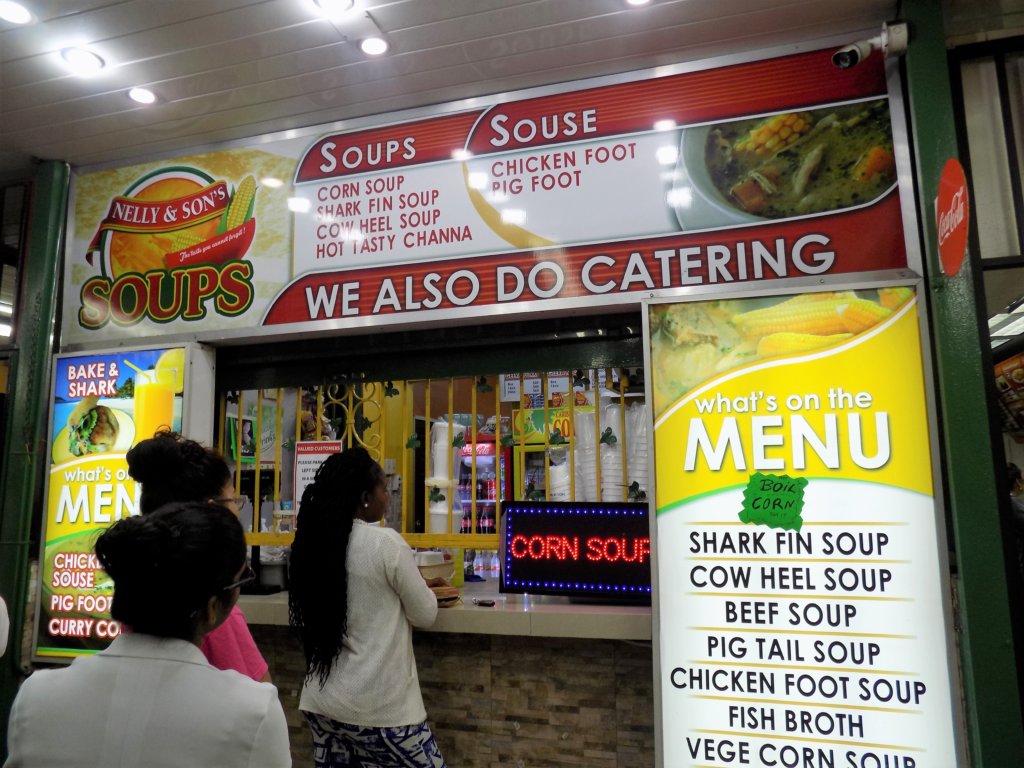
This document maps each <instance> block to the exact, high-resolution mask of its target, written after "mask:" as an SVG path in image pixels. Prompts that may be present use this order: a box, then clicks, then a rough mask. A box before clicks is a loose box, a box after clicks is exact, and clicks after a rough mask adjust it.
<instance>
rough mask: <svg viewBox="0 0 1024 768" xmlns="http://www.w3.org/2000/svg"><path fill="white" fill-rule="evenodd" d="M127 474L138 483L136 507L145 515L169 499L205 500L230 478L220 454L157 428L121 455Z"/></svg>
mask: <svg viewBox="0 0 1024 768" xmlns="http://www.w3.org/2000/svg"><path fill="white" fill-rule="evenodd" d="M125 461H126V462H128V474H129V475H131V477H132V479H133V480H135V481H136V482H139V483H142V495H141V496H140V497H139V509H140V511H141V512H142V514H144V515H146V514H149V513H150V512H152V511H153V510H155V509H158V508H160V507H162V506H163V505H164V504H168V503H170V502H172V501H207V500H208V499H215V498H217V497H218V496H220V495H221V489H222V488H223V487H224V486H225V485H226V484H227V483H228V481H230V480H231V470H230V469H229V468H228V465H227V462H226V461H224V457H223V456H221V455H220V454H219V453H217V452H216V451H215V450H213V449H212V448H207V447H205V446H203V445H200V444H199V443H197V442H196V441H195V440H189V439H187V438H184V437H182V436H181V435H178V434H177V433H175V432H166V431H165V432H157V433H156V435H154V436H153V437H150V438H147V439H146V440H142V441H140V442H139V443H138V445H136V446H135V447H133V448H132V449H131V450H130V451H128V453H127V454H126V455H125Z"/></svg>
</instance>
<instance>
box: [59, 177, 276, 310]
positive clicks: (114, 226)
mask: <svg viewBox="0 0 1024 768" xmlns="http://www.w3.org/2000/svg"><path fill="white" fill-rule="evenodd" d="M255 199H256V181H255V179H254V178H253V177H252V176H246V177H245V178H244V179H243V180H242V181H241V182H240V183H239V184H238V187H237V188H236V189H234V190H231V189H230V188H229V186H228V183H227V182H226V181H223V180H221V181H217V180H214V179H213V178H212V177H211V176H209V175H208V174H206V173H205V172H203V171H201V170H199V169H196V168H187V167H170V168H161V169H159V170H158V171H156V172H154V173H151V174H148V175H147V176H144V177H142V178H141V179H138V180H137V181H135V182H134V183H133V184H132V185H131V186H130V187H129V188H128V189H127V190H126V191H125V193H124V195H121V196H119V197H115V198H113V199H112V200H111V202H110V209H109V211H108V213H107V216H106V218H104V219H103V221H102V222H101V223H100V225H99V228H98V229H97V230H96V234H95V235H94V236H93V239H92V242H90V244H89V249H88V251H89V252H88V255H87V256H86V258H87V260H88V261H89V263H90V264H92V263H94V259H95V258H96V257H97V256H98V257H99V259H100V269H101V271H102V274H101V275H99V276H96V277H93V278H91V279H89V280H87V281H86V282H85V283H84V284H83V286H82V290H81V307H80V309H79V311H78V322H79V323H80V324H81V326H82V327H83V328H89V329H97V328H102V327H103V326H104V325H106V324H107V323H110V322H113V323H115V324H117V325H134V324H135V323H138V322H139V321H140V320H142V319H143V318H148V319H150V320H153V321H155V322H158V323H165V322H169V321H171V320H175V319H177V318H182V319H184V320H201V319H202V318H204V317H206V314H207V312H208V309H209V308H212V309H213V310H214V311H215V312H217V313H218V314H220V315H239V314H242V313H243V312H245V311H246V310H247V309H248V308H249V306H250V305H251V304H252V300H253V295H254V292H253V286H252V276H253V267H252V263H251V262H249V261H245V260H244V258H243V257H244V256H245V254H246V252H247V251H248V250H249V246H250V244H251V243H252V239H253V236H254V235H255V233H256V219H255V218H254V216H253V210H254V205H255Z"/></svg>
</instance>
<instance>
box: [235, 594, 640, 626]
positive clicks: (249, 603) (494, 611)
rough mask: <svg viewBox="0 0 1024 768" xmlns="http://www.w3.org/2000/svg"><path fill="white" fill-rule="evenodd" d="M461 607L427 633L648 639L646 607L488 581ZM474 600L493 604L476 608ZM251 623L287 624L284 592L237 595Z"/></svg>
mask: <svg viewBox="0 0 1024 768" xmlns="http://www.w3.org/2000/svg"><path fill="white" fill-rule="evenodd" d="M461 591H462V602H461V603H460V604H457V605H454V606H452V607H450V608H442V609H441V610H439V611H438V612H437V621H435V622H434V625H433V626H432V627H430V628H429V629H426V630H423V631H426V632H464V633H469V634H479V635H518V636H524V637H529V636H532V637H586V638H594V639H600V640H650V639H651V608H650V606H646V605H644V606H637V605H604V604H594V603H571V602H569V599H568V598H565V597H551V596H548V595H513V594H501V593H499V592H498V591H497V584H496V583H495V582H493V581H483V582H470V583H467V584H465V585H464V586H463V587H462V588H461ZM474 600H493V601H494V605H493V606H486V607H485V606H480V605H477V604H475V603H474V602H473V601H474ZM238 606H239V608H241V609H242V612H243V613H244V614H245V617H246V619H247V620H248V622H249V623H250V624H278V625H286V624H287V623H288V593H287V592H278V593H276V594H273V595H242V596H241V597H240V598H239V599H238Z"/></svg>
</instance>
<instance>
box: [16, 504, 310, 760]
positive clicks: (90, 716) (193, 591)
mask: <svg viewBox="0 0 1024 768" xmlns="http://www.w3.org/2000/svg"><path fill="white" fill-rule="evenodd" d="M96 557H97V558H98V559H99V562H100V564H101V565H102V566H103V569H104V570H105V571H106V572H107V574H108V575H109V576H110V578H111V579H112V580H113V582H114V599H113V603H112V606H111V615H112V616H113V617H114V618H115V619H117V620H118V621H120V622H123V623H124V624H127V625H130V626H131V627H132V631H131V632H129V633H124V634H122V635H121V636H120V637H118V638H116V639H115V640H114V641H113V642H112V643H111V644H110V646H109V647H108V648H107V649H106V650H104V651H101V652H100V653H97V654H95V655H93V656H85V657H81V658H78V659H75V661H74V662H73V663H72V664H71V666H70V667H68V668H66V669H59V670H41V671H37V672H35V673H34V674H33V675H32V676H31V677H29V678H28V680H26V681H25V683H24V684H23V685H22V687H21V690H20V691H19V692H18V696H17V698H16V699H15V701H14V705H13V708H12V710H11V718H10V723H9V729H8V734H9V736H8V747H9V752H10V754H9V757H8V760H7V763H6V764H5V765H6V768H56V767H58V766H65V767H68V768H70V767H77V766H83V767H84V766H128V765H132V766H141V765H145V766H150V767H151V768H165V767H167V768H169V767H170V766H184V765H188V766H218V768H234V767H235V766H238V767H239V768H240V767H241V766H247V767H249V768H251V767H252V766H260V767H261V768H281V767H283V766H290V765H291V756H290V751H289V745H288V727H287V724H286V722H285V717H284V711H283V710H282V708H281V703H280V701H279V700H278V697H277V689H275V688H274V686H272V685H268V684H265V683H257V682H254V681H252V680H249V679H248V678H246V677H243V676H242V675H238V674H235V673H234V672H226V671H222V670H218V669H214V668H213V667H211V666H210V665H209V664H208V663H207V661H206V659H205V658H204V657H203V654H202V653H201V652H200V650H199V647H198V646H199V644H200V642H201V640H202V638H203V636H204V635H206V634H207V633H209V632H210V631H211V630H212V629H214V628H216V627H217V626H219V625H220V624H221V623H222V622H223V621H224V619H225V618H227V616H228V614H229V613H230V611H231V608H232V606H233V605H234V603H235V601H236V600H238V592H239V586H240V585H241V584H242V583H244V581H245V580H246V579H247V578H249V576H248V571H247V566H246V563H245V536H244V534H243V533H242V526H241V525H240V524H239V522H238V519H237V518H236V517H235V516H234V515H233V514H231V512H229V511H228V510H226V509H224V508H223V507H219V506H211V505H208V504H206V503H194V502H193V503H185V504H170V505H168V506H165V507H162V508H161V509H159V510H157V511H156V512H153V513H152V514H150V515H146V516H143V517H130V518H126V519H124V520H121V521H120V522H118V523H115V524H114V525H113V526H111V527H110V528H109V529H108V530H107V531H105V532H104V533H103V534H102V535H101V536H100V537H99V539H98V540H97V542H96ZM55 729H56V730H55Z"/></svg>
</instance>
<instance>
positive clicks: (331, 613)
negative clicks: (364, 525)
mask: <svg viewBox="0 0 1024 768" xmlns="http://www.w3.org/2000/svg"><path fill="white" fill-rule="evenodd" d="M382 478H383V471H382V470H381V468H380V465H379V464H377V462H375V461H374V460H373V459H372V458H371V457H370V454H369V453H367V452H366V450H365V449H364V448H350V449H348V450H346V451H344V452H343V453H336V454H333V455H331V456H328V457H327V460H326V461H325V462H324V463H323V464H322V465H320V468H319V469H318V470H317V471H316V476H315V478H314V479H313V482H312V483H311V484H310V485H308V486H306V490H305V491H303V493H302V503H301V505H300V506H299V516H298V519H297V520H296V521H295V540H294V541H293V542H292V552H291V559H290V562H289V571H288V620H289V622H290V623H291V625H292V626H293V627H295V628H296V629H298V631H299V636H300V637H301V639H302V650H303V653H304V654H305V656H306V679H307V680H309V679H311V678H312V677H313V676H314V675H316V676H317V677H318V678H319V680H320V687H321V688H323V687H324V685H325V684H326V683H327V676H328V674H330V671H331V668H332V667H333V666H334V660H335V659H336V658H337V656H338V653H339V652H340V651H341V645H342V640H343V639H344V637H345V632H346V630H347V628H348V568H347V561H348V539H349V535H350V534H351V533H352V521H353V520H354V519H355V517H356V513H357V511H358V509H359V506H360V505H361V504H362V503H363V494H364V493H368V492H370V491H372V490H373V489H374V487H375V486H376V485H377V483H379V482H380V481H381V479H382Z"/></svg>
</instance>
